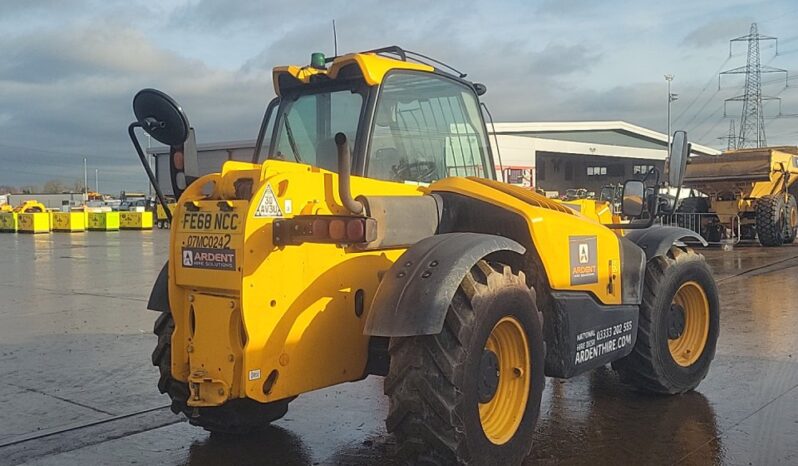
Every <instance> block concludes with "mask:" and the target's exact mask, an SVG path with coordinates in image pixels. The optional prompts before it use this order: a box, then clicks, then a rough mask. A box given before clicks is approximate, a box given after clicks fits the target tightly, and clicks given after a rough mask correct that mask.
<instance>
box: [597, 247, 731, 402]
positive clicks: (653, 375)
mask: <svg viewBox="0 0 798 466" xmlns="http://www.w3.org/2000/svg"><path fill="white" fill-rule="evenodd" d="M688 282H695V283H697V284H698V285H699V286H700V287H701V288H702V289H703V292H704V294H705V296H706V299H707V304H708V314H709V315H708V331H707V335H706V340H705V343H704V345H703V348H702V350H701V353H700V355H699V356H698V357H697V359H696V360H695V362H693V363H691V364H689V365H687V366H683V365H680V364H679V363H677V362H676V360H675V359H674V356H673V355H672V354H671V351H670V350H669V346H668V343H669V331H670V329H669V324H670V322H669V312H670V311H671V306H672V303H673V302H674V296H675V295H676V293H677V291H678V290H679V289H680V288H681V287H682V285H684V284H685V283H688ZM719 331H720V304H719V300H718V288H717V284H716V283H715V279H714V277H713V276H712V270H711V269H710V268H709V265H707V263H706V261H705V260H704V256H702V255H700V254H697V253H695V252H694V251H693V250H691V249H689V248H684V249H683V248H679V247H676V246H674V247H672V248H671V250H670V251H669V252H668V255H667V256H660V257H655V258H654V259H652V260H650V261H649V263H648V265H647V266H646V278H645V289H644V291H643V302H642V304H641V306H640V319H639V325H638V329H637V342H636V343H635V347H634V349H633V350H632V352H631V353H630V354H629V355H628V356H626V357H624V358H621V359H619V360H617V361H615V362H614V363H613V364H612V367H613V368H614V369H615V370H616V371H618V373H619V375H620V376H621V380H623V381H624V382H626V383H629V384H631V385H634V386H635V387H637V388H638V389H640V390H643V391H647V392H652V393H660V394H677V393H684V392H686V391H689V390H692V389H694V388H695V387H697V386H698V384H699V383H701V381H702V380H703V379H704V377H706V375H707V372H708V371H709V365H710V363H711V362H712V359H713V358H714V357H715V347H716V344H717V340H718V334H719Z"/></svg>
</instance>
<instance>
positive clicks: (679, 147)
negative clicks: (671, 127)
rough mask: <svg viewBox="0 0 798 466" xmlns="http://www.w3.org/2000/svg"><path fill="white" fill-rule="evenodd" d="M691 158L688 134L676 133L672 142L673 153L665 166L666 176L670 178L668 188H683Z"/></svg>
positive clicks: (669, 155) (671, 152)
mask: <svg viewBox="0 0 798 466" xmlns="http://www.w3.org/2000/svg"><path fill="white" fill-rule="evenodd" d="M689 156H690V143H689V142H687V133H686V132H684V131H676V132H675V133H673V139H672V140H671V151H670V154H668V161H667V163H666V165H665V174H666V176H667V177H668V186H670V187H672V188H678V187H681V186H682V180H683V179H684V172H685V168H686V167H687V159H688V157H689Z"/></svg>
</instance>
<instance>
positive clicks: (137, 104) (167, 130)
mask: <svg viewBox="0 0 798 466" xmlns="http://www.w3.org/2000/svg"><path fill="white" fill-rule="evenodd" d="M133 114H134V115H135V116H136V120H138V122H139V124H140V125H141V127H142V128H144V131H146V132H147V134H149V135H150V136H152V137H153V138H155V140H156V141H158V142H160V143H162V144H165V145H167V146H179V145H181V144H183V143H184V142H185V141H186V138H187V137H188V128H189V126H188V118H186V114H185V113H183V109H182V108H180V105H178V104H177V102H175V101H174V99H172V98H171V97H169V96H168V95H166V94H164V93H163V92H161V91H159V90H156V89H142V90H140V91H139V92H138V93H137V94H136V96H135V97H133Z"/></svg>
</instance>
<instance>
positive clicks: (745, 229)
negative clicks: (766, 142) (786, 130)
mask: <svg viewBox="0 0 798 466" xmlns="http://www.w3.org/2000/svg"><path fill="white" fill-rule="evenodd" d="M690 162H691V163H690V164H689V165H688V166H687V173H686V176H685V186H686V187H689V188H691V189H693V190H694V191H696V194H697V195H696V196H693V197H689V198H687V199H684V200H683V201H682V204H681V207H680V209H679V211H680V212H681V213H682V214H683V216H685V217H686V218H684V219H683V220H684V221H685V223H687V221H688V220H689V218H687V216H694V217H698V221H693V222H691V223H692V224H693V225H694V226H695V229H696V231H699V232H700V233H701V234H702V235H703V236H704V237H705V238H706V239H707V240H709V241H712V242H716V241H721V240H722V239H725V238H731V237H733V236H737V233H738V232H739V237H740V238H741V239H751V240H752V239H758V240H759V242H760V243H761V244H762V245H763V246H781V245H782V244H785V243H792V242H793V241H795V238H796V234H798V204H796V196H798V183H796V181H798V147H794V146H780V147H761V148H756V149H739V150H734V151H728V152H724V153H723V154H721V155H716V156H715V155H702V156H698V157H693V158H692V159H690Z"/></svg>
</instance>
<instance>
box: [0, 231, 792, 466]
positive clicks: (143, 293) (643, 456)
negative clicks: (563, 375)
mask: <svg viewBox="0 0 798 466" xmlns="http://www.w3.org/2000/svg"><path fill="white" fill-rule="evenodd" d="M167 240H168V234H167V233H166V232H163V231H152V232H118V233H76V234H71V235H70V234H53V235H40V236H26V235H14V234H0V380H2V383H0V464H21V463H28V464H37V465H51V464H52V465H56V464H57V465H70V464H81V465H84V464H114V465H118V464H190V465H218V464H275V465H278V464H279V465H293V464H296V465H311V464H312V465H315V464H386V465H390V464H395V463H396V461H395V460H394V458H393V456H392V452H393V450H394V447H395V445H394V439H393V438H392V436H390V435H387V434H386V432H385V427H384V424H383V419H384V417H385V414H386V410H387V403H386V400H385V399H384V397H383V395H382V379H381V378H378V377H369V378H367V379H366V380H364V381H362V382H358V383H352V384H346V385H341V386H337V387H332V388H329V389H325V390H319V391H316V392H313V393H309V394H305V395H302V396H300V397H299V398H297V399H296V400H295V401H294V402H292V404H291V407H290V408H289V413H288V415H287V416H286V417H285V418H284V419H282V420H280V421H277V422H275V423H274V425H273V426H271V427H269V428H267V429H266V430H264V431H262V432H259V433H258V434H256V435H252V436H247V437H242V438H231V437H226V436H215V435H214V436H212V435H209V434H207V433H206V432H204V431H203V430H201V429H198V428H195V427H192V426H190V425H188V424H187V423H186V422H183V420H182V419H181V418H180V417H177V416H174V415H172V414H171V412H170V411H169V409H168V407H167V399H166V397H165V396H163V395H160V394H159V393H158V390H157V389H156V387H155V382H156V380H157V371H156V369H155V368H154V367H152V366H151V365H150V352H151V351H152V348H153V346H154V345H155V337H154V336H152V334H151V333H150V332H151V328H152V322H153V320H154V319H155V314H154V313H152V312H150V311H147V310H145V304H146V298H147V296H148V293H149V289H150V287H151V285H152V282H153V281H154V279H155V277H156V276H157V274H158V271H159V270H160V268H161V266H162V264H163V262H164V260H165V258H166V250H167ZM704 253H705V255H706V256H707V258H708V259H709V261H710V263H711V264H712V266H713V268H714V270H715V274H716V276H717V278H718V280H719V282H720V289H721V301H722V314H721V335H720V340H719V343H718V350H717V357H716V359H715V361H714V363H713V366H712V369H711V370H710V372H709V375H708V376H707V378H706V380H704V382H703V383H702V384H701V385H700V386H699V387H698V390H697V391H695V392H692V393H688V394H685V395H682V396H676V397H656V396H647V395H642V394H639V393H637V392H635V391H634V390H632V389H631V388H629V387H627V386H625V385H624V384H622V383H621V382H620V381H619V380H618V378H617V377H616V375H615V373H614V372H612V371H611V370H609V369H601V370H597V371H594V372H592V373H588V374H585V375H582V376H579V377H576V378H574V379H571V380H567V381H561V380H555V379H548V380H547V388H546V392H545V393H544V397H543V406H542V411H541V419H540V422H539V424H538V428H537V431H536V434H535V444H534V448H533V452H532V455H531V456H530V458H528V460H527V463H528V464H530V465H534V464H594V465H595V464H701V465H704V464H732V465H751V464H753V465H760V464H798V351H796V346H797V345H798V337H796V336H797V335H798V299H796V296H798V291H795V290H793V289H792V288H796V287H798V245H791V246H788V247H782V248H761V247H740V246H738V247H736V248H735V249H734V250H733V251H730V252H723V251H720V250H718V249H712V250H705V251H704Z"/></svg>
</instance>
